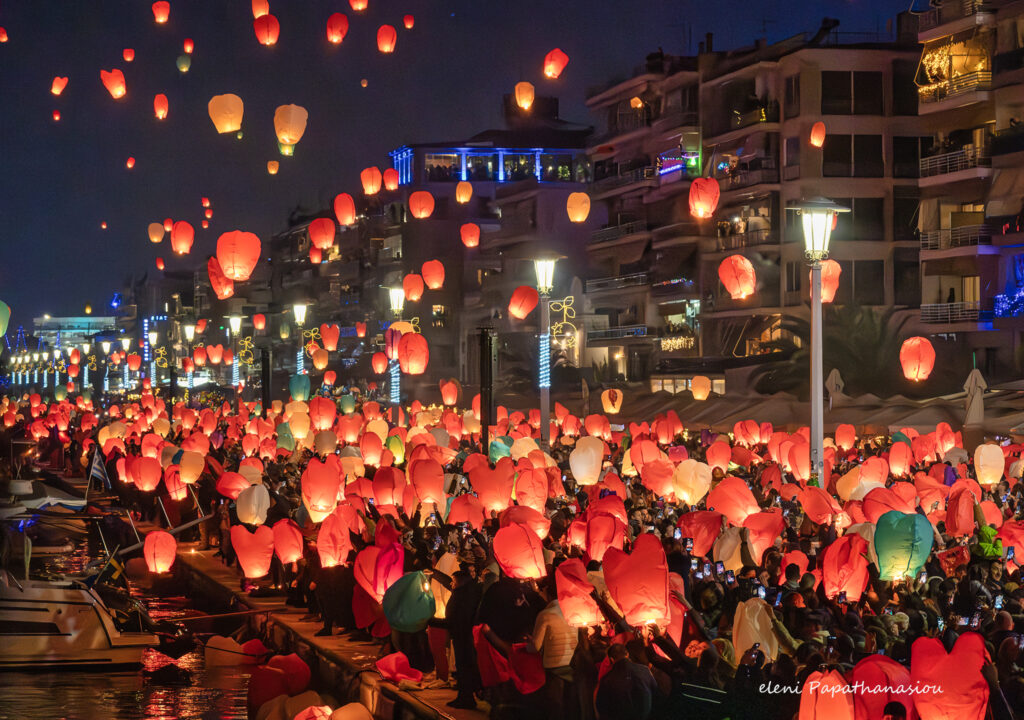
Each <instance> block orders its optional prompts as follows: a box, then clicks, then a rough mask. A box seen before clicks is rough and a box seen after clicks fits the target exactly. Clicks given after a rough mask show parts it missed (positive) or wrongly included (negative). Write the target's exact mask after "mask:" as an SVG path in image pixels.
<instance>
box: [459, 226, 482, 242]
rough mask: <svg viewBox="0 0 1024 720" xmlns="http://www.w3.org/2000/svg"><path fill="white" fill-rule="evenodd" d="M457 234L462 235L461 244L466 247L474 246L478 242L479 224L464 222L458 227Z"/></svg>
mask: <svg viewBox="0 0 1024 720" xmlns="http://www.w3.org/2000/svg"><path fill="white" fill-rule="evenodd" d="M459 235H460V236H461V237H462V244H463V245H465V246H466V247H468V248H475V247H477V246H478V245H479V244H480V226H479V225H477V224H476V223H465V224H464V225H463V226H462V227H461V228H459Z"/></svg>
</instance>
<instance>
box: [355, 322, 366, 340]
mask: <svg viewBox="0 0 1024 720" xmlns="http://www.w3.org/2000/svg"><path fill="white" fill-rule="evenodd" d="M356 337H360V338H364V337H366V323H364V322H357V323H356Z"/></svg>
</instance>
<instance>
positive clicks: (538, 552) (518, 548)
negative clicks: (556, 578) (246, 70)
mask: <svg viewBox="0 0 1024 720" xmlns="http://www.w3.org/2000/svg"><path fill="white" fill-rule="evenodd" d="M493 549H494V559H495V560H497V561H498V565H500V566H501V570H502V572H504V573H505V574H506V575H508V576H509V577H512V578H517V579H519V580H536V579H539V578H542V577H544V576H545V575H547V568H545V566H544V548H543V546H542V545H541V542H540V539H539V538H538V537H537V535H536V533H534V532H533V531H532V530H530V529H529V528H528V527H526V526H525V525H519V524H518V523H513V524H511V525H507V526H505V527H503V528H501V529H500V530H498V532H497V534H495V536H494V543H493Z"/></svg>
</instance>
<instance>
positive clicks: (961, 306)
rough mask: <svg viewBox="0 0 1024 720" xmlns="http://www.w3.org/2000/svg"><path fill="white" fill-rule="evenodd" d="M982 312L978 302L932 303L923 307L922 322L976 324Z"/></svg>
mask: <svg viewBox="0 0 1024 720" xmlns="http://www.w3.org/2000/svg"><path fill="white" fill-rule="evenodd" d="M980 310H981V303H978V302H952V303H931V304H927V305H921V322H926V323H954V322H975V321H976V320H977V319H978V314H979V312H980Z"/></svg>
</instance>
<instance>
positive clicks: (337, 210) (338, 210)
mask: <svg viewBox="0 0 1024 720" xmlns="http://www.w3.org/2000/svg"><path fill="white" fill-rule="evenodd" d="M334 217H336V218H337V219H338V224H339V225H344V226H348V225H352V224H353V223H355V221H356V203H355V200H353V199H352V196H351V195H349V194H348V193H340V194H339V195H338V196H337V197H336V198H334Z"/></svg>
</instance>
